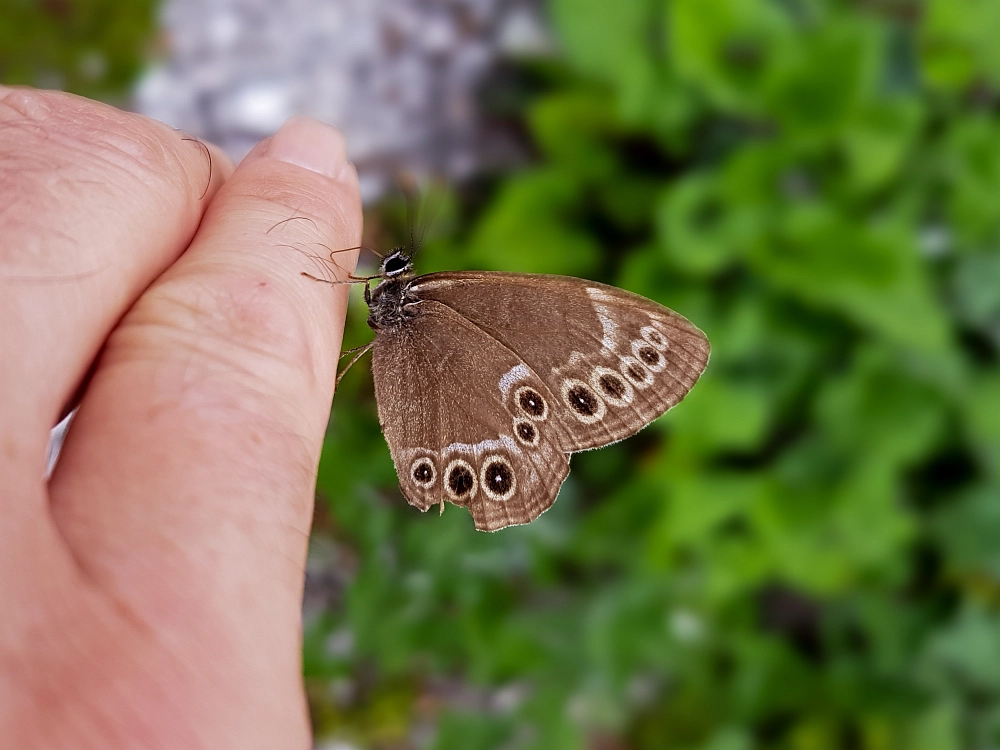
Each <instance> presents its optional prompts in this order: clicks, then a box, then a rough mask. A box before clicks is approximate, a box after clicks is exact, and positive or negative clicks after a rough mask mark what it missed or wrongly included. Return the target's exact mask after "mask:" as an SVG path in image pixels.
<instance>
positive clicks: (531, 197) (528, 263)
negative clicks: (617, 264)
mask: <svg viewBox="0 0 1000 750" xmlns="http://www.w3.org/2000/svg"><path fill="white" fill-rule="evenodd" d="M580 190H581V185H580V183H579V182H578V181H577V179H576V178H575V175H573V174H572V173H568V172H565V171H562V170H558V169H542V170H536V171H533V172H527V173H524V174H521V175H519V176H517V177H515V178H512V179H511V180H510V181H508V182H507V183H506V184H505V185H504V186H503V188H502V189H501V191H500V194H499V195H498V196H497V197H496V199H495V201H494V202H493V204H492V206H490V208H489V210H488V211H487V212H486V214H485V215H484V216H483V217H482V218H481V219H480V221H479V224H478V226H477V227H476V231H475V233H474V234H473V236H472V239H471V242H470V243H469V244H470V247H469V256H468V257H469V260H470V262H472V263H475V264H478V266H479V267H480V268H487V269H496V270H501V271H521V272H525V273H562V274H575V275H580V276H587V275H588V273H589V272H591V271H592V269H593V268H594V266H595V265H596V263H597V259H598V256H599V247H598V245H597V243H596V241H595V240H594V238H593V237H592V236H591V235H589V234H588V233H587V232H586V231H584V230H582V229H581V228H580V227H579V226H578V225H577V224H576V223H575V222H574V221H573V219H574V218H575V217H574V214H575V211H576V205H577V201H578V200H579V197H580Z"/></svg>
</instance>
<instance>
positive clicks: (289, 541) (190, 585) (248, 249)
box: [0, 87, 361, 750]
mask: <svg viewBox="0 0 1000 750" xmlns="http://www.w3.org/2000/svg"><path fill="white" fill-rule="evenodd" d="M291 217H301V219H298V218H297V219H295V220H291V221H285V220H286V219H290V218H291ZM282 222H284V223H282ZM269 230H271V231H270V232H269ZM360 233H361V206H360V197H359V191H358V182H357V175H356V173H355V171H354V168H353V167H352V166H351V165H350V164H349V163H348V162H347V157H346V153H345V147H344V142H343V139H342V137H341V136H340V135H339V134H338V133H336V132H335V131H334V130H332V129H331V128H328V127H327V126H324V125H320V124H319V123H317V122H315V121H312V120H308V119H305V118H295V119H293V120H291V121H289V123H288V124H286V125H285V126H284V127H283V128H282V129H281V130H280V131H279V132H278V134H277V135H275V136H274V138H273V139H270V140H269V141H264V142H262V143H261V144H259V145H258V146H257V147H256V148H255V149H254V150H253V151H252V152H251V153H250V154H249V155H248V156H247V158H246V159H245V160H244V161H243V162H242V163H241V164H240V165H239V167H237V168H235V171H234V167H233V165H232V163H231V162H230V161H229V160H228V159H227V158H226V157H225V156H223V155H222V154H221V152H219V151H217V150H215V149H212V150H211V159H209V158H207V153H206V150H205V148H204V147H202V145H201V144H199V143H198V142H192V141H189V140H184V138H183V134H181V133H177V132H174V131H172V130H171V129H169V128H167V127H165V126H163V125H161V124H159V123H156V122H154V121H152V120H149V119H146V118H144V117H140V116H138V115H133V114H128V113H124V112H121V111H118V110H116V109H113V108H111V107H108V106H105V105H102V104H98V103H95V102H91V101H87V100H85V99H80V98H78V97H74V96H70V95H67V94H61V93H55V92H41V91H33V90H29V89H6V88H2V87H0V321H2V326H0V394H2V397H0V398H2V400H0V404H2V408H0V478H2V484H0V487H2V498H3V501H2V515H0V747H4V748H8V747H9V748H18V750H25V749H29V748H46V749H53V748H75V749H76V748H101V750H108V749H110V748H139V747H141V748H185V749H189V748H212V749H213V750H217V749H218V748H227V747H232V748H237V747H238V748H241V749H243V750H245V749H247V748H256V747H260V748H282V749H284V748H305V747H307V746H308V745H309V735H310V731H309V722H308V717H307V712H306V704H305V699H304V695H303V689H302V681H301V671H300V661H301V653H300V640H301V625H300V611H301V610H300V607H301V596H302V585H303V572H304V569H305V556H306V543H307V537H308V533H309V526H310V521H311V517H312V504H313V488H314V482H315V476H316V465H317V462H318V460H319V453H320V447H321V443H322V439H323V433H324V431H325V428H326V422H327V416H328V414H329V407H330V402H331V399H332V397H333V383H334V378H335V375H336V367H337V357H338V354H339V350H340V339H341V333H342V329H343V322H344V316H345V313H346V303H347V289H348V287H347V286H328V285H325V284H317V283H315V282H314V281H310V280H309V279H306V278H304V277H303V276H301V275H300V271H302V270H307V269H308V268H309V266H308V265H307V264H304V263H303V256H302V255H301V254H299V253H296V252H295V251H294V249H295V248H300V249H302V248H306V249H308V251H309V252H316V254H317V255H324V254H325V251H324V250H322V249H321V245H320V244H318V243H322V245H326V246H328V247H330V248H335V249H337V248H346V247H354V246H356V245H358V244H359V243H360ZM317 248H320V249H318V250H317ZM335 257H336V258H337V262H338V264H339V265H341V266H343V271H342V272H340V271H338V273H340V275H341V276H343V275H344V274H346V273H347V272H348V271H349V270H351V269H352V268H353V264H354V262H355V260H356V253H342V254H340V255H337V256H335ZM98 355H99V356H98ZM95 358H96V359H97V361H96V364H95V365H94V368H93V371H92V375H91V377H90V379H89V380H88V381H87V382H86V385H85V388H84V389H83V390H82V393H81V395H80V409H79V413H78V414H77V416H76V418H75V420H74V422H73V425H72V428H71V430H70V432H69V434H68V436H67V439H66V442H65V445H64V446H63V452H62V455H61V458H60V461H59V463H58V465H57V466H56V468H55V471H54V473H53V475H52V477H51V479H50V481H48V482H46V481H45V478H44V477H45V464H46V455H47V443H48V438H49V430H50V428H51V427H52V426H53V424H55V423H56V422H57V421H58V419H59V417H60V414H61V413H62V411H63V409H64V408H65V406H66V405H67V404H68V403H70V402H71V401H72V400H73V397H74V393H75V392H76V391H77V389H78V385H79V384H80V383H81V382H83V381H84V378H85V376H86V374H87V372H88V370H89V369H90V367H91V363H92V362H94V360H95Z"/></svg>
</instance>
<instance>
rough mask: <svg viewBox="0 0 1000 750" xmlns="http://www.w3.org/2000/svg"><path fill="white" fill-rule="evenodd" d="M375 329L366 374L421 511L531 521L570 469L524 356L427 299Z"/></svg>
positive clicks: (405, 487) (498, 522)
mask: <svg viewBox="0 0 1000 750" xmlns="http://www.w3.org/2000/svg"><path fill="white" fill-rule="evenodd" d="M418 307H419V310H418V311H417V314H415V315H414V316H413V317H412V318H411V319H409V320H408V322H407V323H406V324H405V325H401V326H398V327H395V328H392V329H383V330H379V331H378V333H377V336H376V338H375V344H374V348H373V362H372V370H373V373H374V380H375V395H376V400H377V402H378V411H379V421H380V423H381V425H382V431H383V433H384V434H385V437H386V441H387V442H388V444H389V450H390V452H391V454H392V458H393V462H394V463H395V466H396V472H397V474H398V476H399V479H400V488H401V489H402V492H403V495H404V496H405V497H406V499H407V501H408V502H409V503H410V504H411V505H414V506H416V507H418V508H420V509H421V510H424V511H426V510H428V509H430V508H432V507H435V506H438V505H442V507H443V503H444V502H450V503H453V504H455V505H462V506H466V507H468V508H469V510H470V512H471V513H472V516H473V519H474V521H475V524H476V528H478V529H480V530H487V531H495V530H497V529H500V528H504V527H505V526H512V525H516V524H523V523H527V522H529V521H531V520H533V519H534V518H536V517H537V516H539V515H540V514H541V513H542V512H544V511H545V510H547V509H548V508H549V507H550V506H551V505H552V503H553V502H554V501H555V499H556V495H557V494H558V492H559V487H560V486H561V485H562V482H563V480H564V479H565V478H566V475H567V473H568V472H569V458H568V456H567V453H566V451H564V450H563V449H562V448H561V447H560V446H562V445H563V444H565V443H566V441H567V439H568V436H567V435H566V434H565V432H564V430H563V429H562V427H561V426H560V425H559V424H558V423H557V422H556V421H555V420H553V419H550V415H551V411H549V410H548V407H549V405H550V404H552V403H553V402H554V398H555V397H554V396H553V395H552V394H551V393H550V392H549V390H548V388H547V386H546V385H545V383H544V381H543V380H542V379H540V378H539V377H538V376H537V375H535V374H534V373H533V372H531V370H530V368H528V367H527V366H526V365H525V364H524V363H523V362H522V361H521V360H520V358H519V357H518V356H517V355H515V354H514V353H513V352H512V351H510V350H509V349H507V348H506V347H504V346H503V345H502V344H501V343H499V342H497V341H496V340H494V339H493V338H491V337H490V336H489V335H488V334H486V333H485V332H484V331H482V330H481V329H480V328H479V327H477V326H476V325H475V324H473V323H472V322H470V321H468V320H465V319H463V318H462V316H461V315H459V314H458V313H456V312H455V311H454V310H452V309H450V308H449V307H447V306H445V305H441V304H439V303H437V302H435V301H433V300H427V301H424V302H420V303H418Z"/></svg>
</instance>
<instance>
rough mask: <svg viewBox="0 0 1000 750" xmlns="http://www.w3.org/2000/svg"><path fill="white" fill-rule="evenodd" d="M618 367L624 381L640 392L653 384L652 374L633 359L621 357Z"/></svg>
mask: <svg viewBox="0 0 1000 750" xmlns="http://www.w3.org/2000/svg"><path fill="white" fill-rule="evenodd" d="M618 367H619V371H620V372H621V374H622V375H624V376H625V379H626V380H627V381H628V382H630V383H631V384H632V385H634V386H635V387H636V388H637V389H639V390H640V391H643V390H645V389H646V388H649V386H651V385H652V384H653V380H654V378H653V373H651V372H650V371H649V370H647V369H646V368H645V367H643V365H642V363H641V362H640V361H639V360H637V359H636V358H635V357H622V358H621V363H620V364H619V366H618Z"/></svg>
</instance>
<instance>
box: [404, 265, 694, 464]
mask: <svg viewBox="0 0 1000 750" xmlns="http://www.w3.org/2000/svg"><path fill="white" fill-rule="evenodd" d="M410 289H411V291H412V292H413V293H414V294H415V296H416V297H418V298H419V299H421V300H434V301H437V302H439V303H441V304H443V305H446V306H447V307H448V308H450V309H451V310H453V311H454V312H456V313H457V314H458V316H460V318H461V319H463V320H464V321H467V322H470V323H472V324H473V325H474V326H475V328H476V329H478V330H479V331H481V332H483V333H484V334H485V335H487V336H488V338H490V339H492V340H494V341H496V342H499V343H500V344H501V345H502V346H503V348H504V349H506V350H508V351H510V352H514V353H516V356H517V358H518V359H519V360H520V362H521V363H522V364H523V365H524V368H525V371H527V372H530V373H532V375H533V376H537V377H539V378H541V380H542V381H543V382H544V383H545V386H546V389H547V392H548V394H549V396H551V403H550V406H551V414H552V419H553V420H555V421H556V422H557V423H558V424H559V426H560V428H561V429H559V430H557V431H554V432H552V433H551V434H552V436H553V439H555V440H556V441H557V443H558V447H559V448H560V449H561V450H563V451H565V452H566V453H572V452H574V451H580V450H586V449H589V448H597V447H600V446H603V445H607V444H609V443H613V442H615V441H617V440H621V439H623V438H626V437H628V436H630V435H633V434H634V433H636V432H638V431H639V430H641V429H642V428H643V427H645V426H646V425H647V424H649V423H650V422H651V421H652V420H654V419H656V418H657V417H659V416H660V415H662V414H663V413H664V412H666V411H667V410H668V409H669V408H671V407H672V406H674V405H675V404H676V403H677V402H678V401H680V400H681V399H682V398H683V397H684V396H685V395H686V394H687V392H688V391H689V390H690V389H691V387H692V386H693V385H694V384H695V382H696V381H697V380H698V378H699V376H700V375H701V373H702V371H703V370H704V369H705V366H706V364H707V363H708V357H709V344H708V340H707V339H706V338H705V335H704V334H703V333H702V332H701V331H700V330H698V329H697V328H696V327H695V326H693V325H692V324H691V323H689V322H688V321H687V320H686V319H685V318H683V317H682V316H680V315H678V314H677V313H675V312H673V311H672V310H669V309H668V308H666V307H663V306H662V305H659V304H657V303H655V302H652V301H651V300H648V299H646V298H644V297H640V296H638V295H635V294H631V293H629V292H624V291H622V290H620V289H616V288H615V287H610V286H606V285H604V284H598V283H595V282H592V281H586V280H582V279H577V278H572V277H565V276H543V275H533V274H512V273H489V272H445V273H437V274H428V275H427V276H421V277H418V278H417V279H415V280H414V282H413V283H412V284H411V286H410ZM419 304H420V305H423V304H424V302H421V303H419ZM417 317H418V318H419V317H420V316H419V315H418V316H417Z"/></svg>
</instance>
